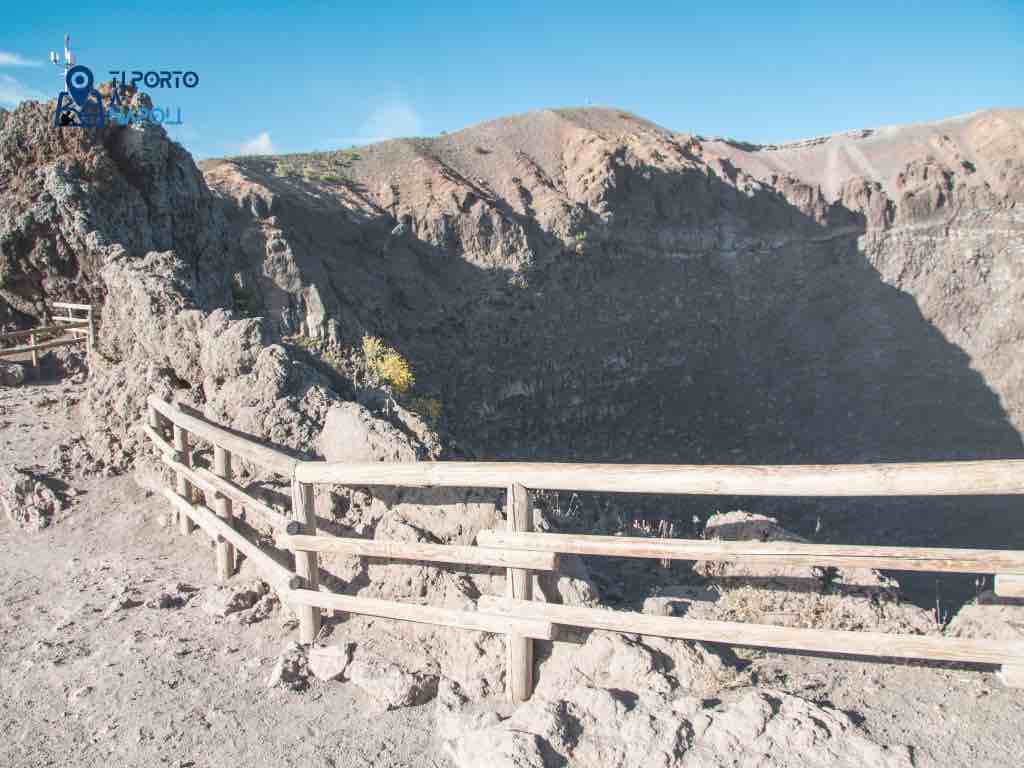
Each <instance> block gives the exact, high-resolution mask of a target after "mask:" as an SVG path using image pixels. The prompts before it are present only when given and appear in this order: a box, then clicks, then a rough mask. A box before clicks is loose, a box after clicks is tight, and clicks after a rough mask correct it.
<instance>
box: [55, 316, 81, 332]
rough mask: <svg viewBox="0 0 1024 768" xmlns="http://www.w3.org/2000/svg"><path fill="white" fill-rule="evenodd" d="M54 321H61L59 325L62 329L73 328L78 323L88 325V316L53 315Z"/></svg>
mask: <svg viewBox="0 0 1024 768" xmlns="http://www.w3.org/2000/svg"><path fill="white" fill-rule="evenodd" d="M53 319H54V322H57V323H61V327H62V328H64V329H69V328H74V327H75V326H79V325H88V324H89V322H90V321H89V318H87V317H55V318H53Z"/></svg>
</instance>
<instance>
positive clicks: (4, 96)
mask: <svg viewBox="0 0 1024 768" xmlns="http://www.w3.org/2000/svg"><path fill="white" fill-rule="evenodd" d="M26 99H33V100H35V101H46V99H47V96H46V94H44V93H40V92H39V91H37V90H35V89H34V88H29V87H28V86H27V85H23V84H22V83H19V82H18V81H17V80H15V79H14V78H13V77H11V76H10V75H0V104H4V105H8V106H12V107H13V106H15V105H16V104H17V103H18V102H19V101H25V100H26Z"/></svg>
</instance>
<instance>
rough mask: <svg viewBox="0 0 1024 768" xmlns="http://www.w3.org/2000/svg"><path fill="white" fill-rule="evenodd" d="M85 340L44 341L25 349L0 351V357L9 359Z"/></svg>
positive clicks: (12, 348) (17, 348)
mask: <svg viewBox="0 0 1024 768" xmlns="http://www.w3.org/2000/svg"><path fill="white" fill-rule="evenodd" d="M84 340H85V339H81V338H74V339H61V340H59V341H44V342H41V343H40V344H33V345H31V346H26V347H9V348H8V349H0V357H10V356H12V355H17V354H20V353H22V352H32V351H34V350H40V349H52V348H53V347H67V346H70V345H71V344H80V343H81V342H83V341H84Z"/></svg>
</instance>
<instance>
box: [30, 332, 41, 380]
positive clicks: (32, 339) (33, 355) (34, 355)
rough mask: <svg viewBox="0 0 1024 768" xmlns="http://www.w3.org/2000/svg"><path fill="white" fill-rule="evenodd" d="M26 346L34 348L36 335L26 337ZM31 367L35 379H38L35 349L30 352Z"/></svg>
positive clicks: (31, 334)
mask: <svg viewBox="0 0 1024 768" xmlns="http://www.w3.org/2000/svg"><path fill="white" fill-rule="evenodd" d="M28 345H29V346H30V347H35V345H36V335H35V334H34V333H30V334H29V335H28ZM32 367H33V368H35V375H36V378H37V379H38V378H39V352H38V351H37V350H35V349H33V350H32Z"/></svg>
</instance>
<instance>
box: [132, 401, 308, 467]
mask: <svg viewBox="0 0 1024 768" xmlns="http://www.w3.org/2000/svg"><path fill="white" fill-rule="evenodd" d="M146 402H147V403H149V405H150V406H151V407H152V408H154V409H155V410H156V411H157V412H158V413H160V415H161V416H163V417H164V418H166V419H167V420H169V421H170V422H172V423H174V424H177V425H178V426H179V427H182V428H183V429H186V430H188V432H189V433H190V434H192V435H193V437H197V438H199V439H201V440H205V441H207V442H209V443H213V444H214V445H219V446H221V447H222V448H226V449H227V450H229V451H231V454H232V456H234V457H235V458H239V459H245V460H246V461H251V462H252V463H254V464H257V465H259V466H261V467H263V468H264V469H269V470H270V471H271V472H276V473H277V474H280V475H285V476H286V477H292V475H293V474H294V472H295V467H296V466H297V465H298V464H299V462H298V460H297V459H293V458H292V457H291V456H288V455H287V454H285V453H283V452H282V451H279V450H277V449H275V448H271V447H269V446H266V445H261V444H260V443H259V442H257V441H256V439H255V438H253V437H248V436H244V435H239V434H237V433H235V432H231V431H229V430H227V429H224V427H220V426H217V425H216V424H214V423H212V422H210V421H207V420H206V419H204V418H201V417H198V416H193V415H192V414H190V413H185V412H184V411H183V410H181V409H180V408H178V407H176V406H175V405H173V404H172V403H168V402H165V401H163V400H161V399H160V398H159V397H157V396H156V395H150V396H149V397H148V398H147V399H146Z"/></svg>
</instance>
